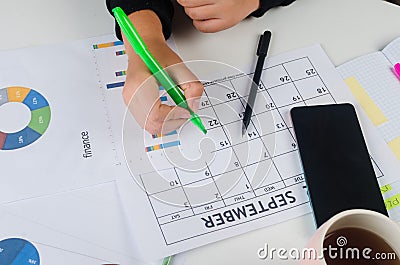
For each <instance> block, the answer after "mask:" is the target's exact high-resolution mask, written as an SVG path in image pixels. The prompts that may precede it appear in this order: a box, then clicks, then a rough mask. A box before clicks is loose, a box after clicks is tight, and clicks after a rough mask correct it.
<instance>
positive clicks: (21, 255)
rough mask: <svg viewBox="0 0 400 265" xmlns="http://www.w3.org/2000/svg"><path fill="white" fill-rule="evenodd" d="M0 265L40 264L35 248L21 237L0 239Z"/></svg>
mask: <svg viewBox="0 0 400 265" xmlns="http://www.w3.org/2000/svg"><path fill="white" fill-rule="evenodd" d="M0 265H40V258H39V253H38V251H37V249H36V248H35V246H34V245H32V243H30V242H28V241H26V240H25V239H21V238H8V239H5V240H3V241H0Z"/></svg>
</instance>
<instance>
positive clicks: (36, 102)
mask: <svg viewBox="0 0 400 265" xmlns="http://www.w3.org/2000/svg"><path fill="white" fill-rule="evenodd" d="M23 103H24V104H25V105H27V106H28V108H29V109H30V110H36V109H40V108H43V107H46V106H48V105H49V103H48V102H47V100H46V99H45V98H44V97H43V96H42V95H41V94H39V93H38V92H36V91H35V90H33V89H31V91H30V92H29V94H28V95H27V96H26V98H25V100H24V102H23Z"/></svg>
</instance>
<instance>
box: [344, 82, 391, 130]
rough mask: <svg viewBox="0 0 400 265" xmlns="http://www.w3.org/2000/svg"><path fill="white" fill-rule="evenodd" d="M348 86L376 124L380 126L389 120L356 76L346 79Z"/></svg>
mask: <svg viewBox="0 0 400 265" xmlns="http://www.w3.org/2000/svg"><path fill="white" fill-rule="evenodd" d="M344 82H345V83H346V84H347V86H348V87H349V88H350V91H351V93H353V95H354V97H355V98H356V99H357V101H358V103H360V105H361V107H362V108H363V109H364V111H365V113H366V114H367V116H368V117H369V118H370V120H371V121H372V123H373V124H374V125H375V126H379V125H381V124H382V123H385V122H387V118H386V117H385V115H384V114H383V112H382V111H381V110H380V109H379V107H378V106H377V105H376V104H375V102H374V101H373V100H372V98H371V97H370V96H369V95H368V94H367V92H366V91H365V89H364V88H363V87H362V86H361V84H360V83H359V82H358V81H357V79H356V78H355V77H348V78H346V79H345V80H344Z"/></svg>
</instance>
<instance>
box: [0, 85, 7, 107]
mask: <svg viewBox="0 0 400 265" xmlns="http://www.w3.org/2000/svg"><path fill="white" fill-rule="evenodd" d="M7 102H8V93H7V89H6V88H2V89H0V106H1V105H3V104H6V103H7Z"/></svg>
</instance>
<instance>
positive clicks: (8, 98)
mask: <svg viewBox="0 0 400 265" xmlns="http://www.w3.org/2000/svg"><path fill="white" fill-rule="evenodd" d="M9 102H16V103H20V104H23V105H25V106H26V107H28V108H29V110H30V112H31V119H30V121H29V124H28V125H27V126H26V127H25V128H23V129H22V130H20V131H18V132H11V133H5V132H3V131H1V125H0V150H15V149H19V148H22V147H25V146H28V145H30V144H32V143H33V142H35V141H36V140H37V139H39V138H40V137H41V136H42V135H43V134H44V133H45V131H46V130H47V128H48V127H49V124H50V117H51V111H50V106H49V103H48V102H47V100H46V98H45V97H44V96H42V94H40V93H39V92H37V91H36V90H33V89H30V88H26V87H19V86H15V87H6V88H1V89H0V107H1V106H2V105H4V104H7V103H9Z"/></svg>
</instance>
